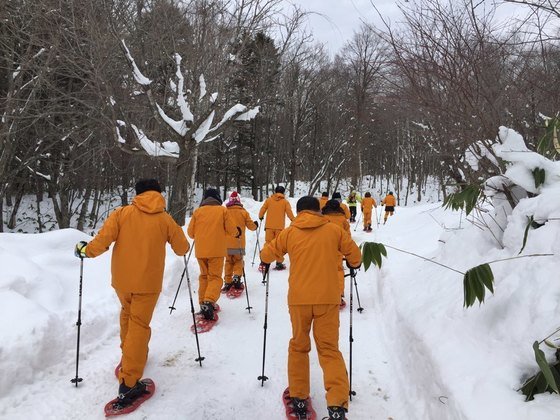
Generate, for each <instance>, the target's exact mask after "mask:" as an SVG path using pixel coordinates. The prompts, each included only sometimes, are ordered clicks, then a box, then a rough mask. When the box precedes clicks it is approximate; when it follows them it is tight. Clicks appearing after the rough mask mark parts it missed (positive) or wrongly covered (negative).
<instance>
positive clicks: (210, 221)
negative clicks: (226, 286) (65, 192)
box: [187, 188, 241, 320]
mask: <svg viewBox="0 0 560 420" xmlns="http://www.w3.org/2000/svg"><path fill="white" fill-rule="evenodd" d="M187 233H188V234H189V236H190V237H191V238H193V239H194V242H195V248H194V250H195V256H196V259H197V260H198V266H199V267H200V276H199V278H198V280H199V285H198V303H199V304H200V314H201V315H202V316H204V318H205V319H208V320H212V319H214V310H215V306H214V305H215V303H216V302H217V301H218V299H219V298H220V291H221V290H222V283H223V280H222V272H223V270H224V259H225V257H226V256H227V238H228V235H229V236H231V237H232V238H240V237H241V228H240V227H237V226H235V225H234V224H233V222H232V220H231V218H230V215H229V213H228V210H227V209H226V208H225V207H223V206H222V200H221V199H220V193H219V192H218V190H215V189H213V188H209V189H207V190H206V191H205V192H204V195H203V197H202V202H201V203H200V207H198V208H197V209H196V210H195V211H194V213H193V215H192V217H191V221H190V222H189V227H188V229H187Z"/></svg>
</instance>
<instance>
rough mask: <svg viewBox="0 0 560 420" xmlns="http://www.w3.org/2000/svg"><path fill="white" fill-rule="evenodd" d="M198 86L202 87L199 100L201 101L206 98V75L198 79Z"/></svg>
mask: <svg viewBox="0 0 560 420" xmlns="http://www.w3.org/2000/svg"><path fill="white" fill-rule="evenodd" d="M198 84H199V85H200V96H199V97H198V100H199V101H201V100H202V98H204V96H206V81H205V80H204V75H203V74H201V75H200V77H199V78H198Z"/></svg>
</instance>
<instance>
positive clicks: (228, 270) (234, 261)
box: [224, 254, 243, 284]
mask: <svg viewBox="0 0 560 420" xmlns="http://www.w3.org/2000/svg"><path fill="white" fill-rule="evenodd" d="M224 273H225V276H224V281H225V282H226V283H228V284H229V283H231V281H232V276H241V275H242V274H243V255H241V254H237V255H228V256H227V257H226V265H225V268H224Z"/></svg>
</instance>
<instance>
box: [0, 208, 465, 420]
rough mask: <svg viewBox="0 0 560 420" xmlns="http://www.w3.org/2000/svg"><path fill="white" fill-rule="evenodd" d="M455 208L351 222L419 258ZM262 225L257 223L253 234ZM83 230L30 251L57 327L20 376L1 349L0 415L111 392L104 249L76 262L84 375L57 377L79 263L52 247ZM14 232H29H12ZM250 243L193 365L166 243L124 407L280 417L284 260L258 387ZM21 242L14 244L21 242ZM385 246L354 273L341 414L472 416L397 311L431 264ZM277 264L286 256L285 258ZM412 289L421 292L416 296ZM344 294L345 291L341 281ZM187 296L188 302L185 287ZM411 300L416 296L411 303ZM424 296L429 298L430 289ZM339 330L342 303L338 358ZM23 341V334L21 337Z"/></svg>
mask: <svg viewBox="0 0 560 420" xmlns="http://www.w3.org/2000/svg"><path fill="white" fill-rule="evenodd" d="M246 206H247V208H248V210H249V211H250V213H251V214H256V212H257V211H258V208H259V206H260V203H255V202H248V203H247V204H246ZM458 218H459V214H458V213H451V212H445V211H443V210H442V209H441V207H440V206H439V205H438V204H431V205H423V206H417V207H411V208H399V209H398V212H397V214H396V215H395V216H394V217H393V218H391V219H389V221H388V223H387V225H385V226H380V227H379V229H375V230H374V232H373V233H371V234H370V233H365V232H362V231H361V230H360V229H361V226H359V227H358V229H357V231H356V232H354V231H353V232H352V233H353V237H354V239H355V240H356V242H357V243H361V242H363V241H365V240H367V241H376V242H377V241H379V242H383V243H386V244H389V245H392V246H395V247H399V248H402V249H405V250H408V251H412V252H416V253H419V254H421V255H424V256H427V257H431V256H432V254H433V253H434V252H435V251H436V250H437V249H438V246H439V242H438V240H439V238H440V236H441V234H442V232H443V231H444V225H445V227H447V228H454V227H455V226H456V225H457V224H458ZM353 228H354V225H353V226H352V229H353ZM47 235H48V234H47ZM263 236H264V234H263V232H262V231H261V243H262V242H263V240H262V239H263ZM14 237H15V236H14ZM22 237H23V235H19V236H18V238H22ZM30 237H32V236H31V235H28V236H27V238H30ZM36 237H39V235H36ZM83 237H84V235H82V234H80V233H79V232H76V231H67V232H66V233H64V234H63V233H59V234H58V236H56V237H54V238H52V239H51V242H56V243H58V246H57V247H56V249H55V250H53V251H51V252H50V254H44V255H43V254H41V255H40V256H39V257H37V258H39V260H42V261H44V260H50V261H51V263H50V264H51V266H52V267H51V268H52V271H53V272H56V274H58V275H59V277H61V280H60V281H61V282H62V286H61V288H62V289H63V290H64V291H65V295H64V301H65V305H66V306H67V309H65V310H64V311H61V313H60V314H59V316H60V318H62V319H63V320H64V323H65V328H64V329H62V328H60V326H57V328H56V329H55V330H53V333H55V334H58V335H59V339H58V341H56V342H55V343H54V344H55V345H54V344H53V349H55V350H56V352H57V353H56V355H57V357H56V358H54V361H53V360H52V359H53V358H52V357H51V358H50V359H48V361H49V363H48V364H47V365H46V366H44V367H42V366H41V363H43V362H44V361H46V360H47V359H45V358H44V357H43V356H41V355H38V360H37V363H36V366H35V367H34V371H33V372H32V373H29V372H27V373H28V375H27V379H25V380H20V379H19V378H18V376H17V372H18V370H20V369H24V370H25V369H28V367H27V366H21V365H22V363H21V361H20V360H19V359H18V356H17V355H12V356H11V357H12V358H13V360H14V365H16V369H14V371H13V372H11V374H13V375H14V379H13V381H14V383H13V386H9V387H7V388H6V393H5V395H4V397H3V398H2V399H0V418H6V419H19V418H25V419H34V418H43V419H51V418H52V419H73V418H88V419H90V418H91V419H101V418H103V405H104V404H105V403H106V402H107V401H108V400H110V399H111V398H113V397H114V396H115V393H116V390H117V381H116V379H115V378H114V374H113V370H114V367H115V365H116V364H117V363H118V358H119V356H120V354H119V347H118V309H119V308H118V302H117V300H116V297H114V296H113V295H114V293H113V291H112V289H111V288H110V286H109V285H108V283H109V280H108V266H109V256H108V255H106V256H103V257H101V258H98V259H94V260H86V261H85V276H84V309H83V327H82V340H83V347H82V352H81V359H80V360H81V363H80V376H81V377H82V378H84V382H83V383H82V384H81V385H80V386H79V388H77V389H76V388H75V387H73V386H72V385H71V384H70V382H69V380H70V378H71V377H73V375H74V360H75V359H74V358H75V328H74V327H73V326H74V323H75V319H76V318H75V317H76V308H75V305H77V275H78V272H79V271H78V270H79V264H78V262H77V261H76V260H75V259H72V258H73V257H71V258H69V257H68V256H67V255H65V254H66V253H67V252H68V251H64V252H65V254H64V255H63V254H62V249H70V250H71V249H72V247H73V244H74V243H75V242H76V240H79V239H83ZM2 238H4V236H0V247H1V246H3V244H5V243H6V241H2V240H1V239H2ZM10 240H11V238H10ZM25 240H30V239H22V241H25ZM34 244H37V242H36V241H35V242H34ZM62 244H63V245H62ZM254 244H255V234H254V233H251V232H249V234H248V241H247V257H246V274H247V283H248V288H249V295H250V299H251V306H252V307H253V309H252V311H251V314H249V313H248V312H247V310H246V309H245V307H246V305H247V303H246V300H245V295H242V297H241V298H238V299H235V300H229V299H227V298H226V297H225V296H224V295H222V298H221V299H220V301H219V303H220V305H221V308H222V311H221V312H220V321H219V323H218V324H217V325H216V326H215V327H214V329H213V330H212V331H211V332H210V333H207V334H201V335H199V337H200V346H201V353H202V356H204V357H205V360H204V361H203V366H202V367H200V366H199V365H198V363H197V362H195V360H194V359H195V358H196V357H197V354H196V346H195V338H194V335H193V334H191V333H190V331H189V326H190V325H191V323H192V318H191V313H190V304H189V300H188V294H187V287H186V283H185V282H183V286H182V289H181V292H180V294H179V298H178V301H177V304H176V305H175V306H176V307H177V310H176V311H175V312H174V313H173V314H172V315H169V310H168V306H169V305H171V303H172V301H173V297H174V295H175V291H176V288H177V285H178V282H179V278H180V274H181V271H182V268H183V261H182V259H181V258H177V257H176V256H174V255H172V253H171V252H168V257H167V266H166V272H165V281H164V291H163V293H162V295H161V297H160V300H159V302H158V307H157V308H156V311H155V314H154V319H153V321H152V339H151V342H150V356H149V360H148V364H147V367H146V371H145V375H144V376H145V377H151V378H153V379H154V380H155V381H156V384H157V391H156V395H155V396H154V398H153V399H151V400H150V401H148V402H146V403H145V404H144V405H143V406H142V407H141V408H140V409H138V410H137V411H136V412H135V413H133V414H131V415H129V416H128V417H127V418H130V419H177V418H179V419H187V418H188V419H215V420H222V419H224V420H226V419H242V418H251V419H262V418H270V419H282V418H284V415H283V406H282V403H281V394H282V391H283V390H284V388H285V387H286V386H287V373H286V358H287V346H288V340H289V338H290V322H289V315H288V309H287V304H286V294H287V276H288V271H284V272H278V271H272V272H271V274H270V301H269V318H268V341H267V353H266V369H265V374H266V375H267V376H268V377H269V378H270V379H269V380H268V381H267V382H266V383H265V384H264V387H261V385H260V382H259V381H258V380H257V376H259V375H260V374H261V363H262V342H263V341H262V340H263V320H264V299H265V286H264V285H263V284H262V283H261V280H262V275H261V274H260V273H259V272H258V271H257V265H258V263H255V265H254V266H251V259H252V255H253V248H254ZM22 249H25V247H24V246H22ZM22 252H23V251H22ZM45 252H46V251H45ZM388 252H389V259H387V260H384V266H383V268H382V270H378V269H377V268H375V267H372V268H370V270H369V271H368V272H364V271H363V270H361V271H360V272H359V273H358V277H357V282H358V288H359V293H360V298H361V303H362V306H363V307H364V309H365V310H364V312H362V313H358V312H357V311H356V309H357V307H358V304H357V299H356V296H354V314H353V336H354V353H353V388H354V390H355V391H356V393H357V395H356V396H355V397H353V401H352V402H351V405H350V418H352V419H364V420H365V419H372V420H386V419H395V420H397V419H399V420H400V419H403V420H404V419H430V420H438V419H457V420H461V419H466V418H474V417H472V416H467V415H465V413H463V412H462V410H461V405H460V404H458V403H457V401H456V400H455V398H454V393H455V391H454V390H452V389H449V387H448V386H447V385H449V384H450V381H452V382H455V383H460V381H461V379H460V378H457V377H451V378H450V377H449V376H448V373H446V372H443V371H441V366H440V364H439V361H438V354H436V353H434V350H432V349H431V348H430V347H429V346H428V345H426V344H425V342H424V339H423V337H422V336H419V335H418V333H417V330H418V328H417V326H416V325H414V324H413V323H412V322H411V318H410V316H409V315H410V314H408V313H407V312H406V310H403V308H409V309H410V312H414V311H416V310H422V305H424V304H425V301H426V297H428V299H429V296H431V295H432V294H433V295H437V293H438V292H437V290H436V289H433V290H432V288H434V287H435V286H434V285H433V284H432V283H431V282H430V281H429V280H430V279H431V278H433V276H434V275H439V273H440V271H438V269H437V267H436V269H432V267H431V266H430V267H426V264H418V260H417V259H415V258H414V257H412V256H409V255H406V254H401V253H398V252H396V251H393V250H390V249H389V250H388ZM53 253H54V254H56V255H58V260H60V259H61V258H62V261H63V264H62V265H60V261H56V260H55V259H53V258H52V255H51V254H53ZM31 255H34V254H33V253H32V252H29V256H28V258H29V259H30V260H32V259H33V258H32V257H31ZM47 255H51V258H50V259H49V258H47ZM61 256H62V257H61ZM287 264H288V266H289V260H288V261H287ZM62 267H64V269H62ZM189 274H190V278H191V281H192V285H193V290H194V291H195V292H196V289H197V276H198V265H197V263H196V260H195V259H194V257H193V259H192V260H191V261H190V262H189ZM54 275H55V274H53V276H54ZM47 277H48V276H47ZM402 282H406V283H410V287H411V288H413V290H416V289H414V288H418V289H417V290H418V292H417V293H409V294H406V295H403V294H402V291H401V289H399V287H397V286H398V285H399V284H402ZM18 287H19V286H18ZM454 287H455V286H454ZM452 292H453V294H454V295H455V294H456V300H457V306H458V307H459V308H460V307H461V299H462V290H461V284H460V282H458V283H457V286H456V288H455V289H453V290H452ZM420 295H422V298H420V299H417V298H418V297H419V296H420ZM346 297H347V300H348V297H349V284H348V281H347V285H346ZM193 299H194V302H195V309H196V310H198V305H197V304H196V303H197V300H198V299H197V295H196V293H195V294H194V295H193ZM416 300H419V301H422V302H421V304H420V303H418V302H416ZM431 304H432V305H435V306H437V305H439V303H438V301H437V300H434V301H433V302H432V303H431ZM419 315H420V313H419ZM423 315H424V314H423ZM447 316H449V313H448V312H446V308H445V307H444V306H443V304H442V308H441V317H442V318H444V319H445V318H446V317H447ZM434 321H435V320H434ZM55 325H58V324H57V323H55ZM453 328H455V327H454V326H453ZM34 333H35V332H34V331H33V332H32V334H34ZM437 333H438V332H437V331H435V332H434V334H437ZM348 334H349V305H348V306H347V307H346V309H345V310H344V311H343V312H341V330H340V347H341V350H342V351H343V354H344V356H345V359H346V362H347V364H348V361H349V360H348V356H349V339H348ZM35 339H37V338H35ZM436 339H437V338H436ZM30 340H31V342H33V341H32V340H33V338H31V339H30ZM24 344H25V343H24ZM450 345H452V344H446V342H445V341H442V342H441V347H442V349H443V350H442V351H446V350H447V349H446V346H450ZM449 350H450V351H452V349H449ZM6 356H7V355H6V354H5V352H0V361H2V358H4V359H5V358H6ZM8 357H10V356H9V355H8ZM310 359H311V396H312V398H313V403H314V406H315V408H316V410H317V412H318V413H319V415H320V416H319V418H321V417H322V416H324V415H325V413H326V404H325V400H324V390H323V385H322V375H321V370H320V367H319V364H318V361H317V357H316V353H315V350H314V349H313V350H312V352H311V355H310ZM22 360H23V361H25V359H22ZM4 361H5V360H4ZM18 363H19V364H20V365H18ZM446 375H447V376H446Z"/></svg>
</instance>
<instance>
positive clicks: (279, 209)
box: [259, 193, 294, 230]
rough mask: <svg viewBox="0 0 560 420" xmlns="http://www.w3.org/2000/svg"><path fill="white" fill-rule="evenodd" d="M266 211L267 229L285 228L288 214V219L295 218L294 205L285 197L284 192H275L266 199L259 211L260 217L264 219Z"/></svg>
mask: <svg viewBox="0 0 560 420" xmlns="http://www.w3.org/2000/svg"><path fill="white" fill-rule="evenodd" d="M265 213H266V222H265V224H264V227H265V229H278V230H282V229H284V227H285V226H286V216H288V219H290V220H294V214H293V213H292V206H290V203H289V202H288V200H286V199H285V198H284V194H280V193H275V194H274V195H272V196H270V197H268V198H267V199H266V201H265V202H264V204H263V205H262V207H261V210H260V211H259V219H262V218H263V217H264V214H265Z"/></svg>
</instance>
